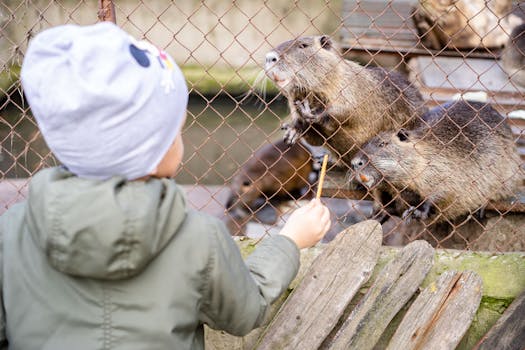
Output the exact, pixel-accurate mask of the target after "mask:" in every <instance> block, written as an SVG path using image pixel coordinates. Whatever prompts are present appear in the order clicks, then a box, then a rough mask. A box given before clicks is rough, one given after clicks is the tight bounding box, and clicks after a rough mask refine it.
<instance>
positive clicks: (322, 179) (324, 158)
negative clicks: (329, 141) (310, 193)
mask: <svg viewBox="0 0 525 350" xmlns="http://www.w3.org/2000/svg"><path fill="white" fill-rule="evenodd" d="M327 162H328V154H325V155H324V157H323V165H322V166H321V175H320V176H319V185H317V195H316V196H315V198H317V199H319V198H321V192H322V191H323V182H324V174H325V173H326V163H327Z"/></svg>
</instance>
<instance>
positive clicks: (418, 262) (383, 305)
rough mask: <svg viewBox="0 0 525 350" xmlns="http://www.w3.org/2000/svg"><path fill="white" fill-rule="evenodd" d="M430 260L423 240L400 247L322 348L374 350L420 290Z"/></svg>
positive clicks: (426, 244) (432, 254) (426, 245)
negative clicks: (399, 312)
mask: <svg viewBox="0 0 525 350" xmlns="http://www.w3.org/2000/svg"><path fill="white" fill-rule="evenodd" d="M433 261H434V249H433V248H432V247H431V246H430V244H428V243H427V242H425V241H414V242H412V243H410V244H409V245H407V246H406V247H405V248H403V249H402V250H401V252H400V253H399V255H398V256H396V257H395V258H394V259H393V260H392V261H391V262H390V263H389V264H387V265H386V266H385V267H384V269H383V270H382V271H381V272H380V274H379V276H378V277H377V280H376V282H375V283H374V284H373V285H372V286H371V287H370V289H369V290H368V292H367V293H366V295H365V296H364V297H363V299H362V300H361V302H360V303H359V304H358V305H357V306H356V308H355V309H354V310H353V311H352V313H351V314H350V316H349V317H348V318H347V319H346V321H345V322H344V323H343V325H342V326H341V328H340V329H339V331H338V332H337V333H336V335H335V337H334V339H333V340H329V341H327V342H325V343H324V344H323V347H322V349H333V350H336V349H359V350H367V349H373V348H374V345H375V344H376V342H377V341H378V340H379V338H380V337H381V334H383V331H384V330H385V329H386V327H387V326H388V324H389V323H390V321H391V320H392V319H393V318H394V316H395V315H396V314H397V312H398V311H399V310H400V309H401V308H402V307H403V305H405V303H406V302H407V301H408V300H409V299H410V297H412V295H413V294H414V293H415V292H416V290H417V289H418V288H419V286H420V284H421V282H422V281H423V280H424V278H425V276H426V275H427V273H428V272H429V271H430V268H431V267H432V265H433Z"/></svg>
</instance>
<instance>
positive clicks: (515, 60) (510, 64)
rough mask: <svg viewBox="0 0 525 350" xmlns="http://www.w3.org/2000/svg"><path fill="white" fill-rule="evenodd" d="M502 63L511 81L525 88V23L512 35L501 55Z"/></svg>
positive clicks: (514, 30) (513, 31) (515, 29)
mask: <svg viewBox="0 0 525 350" xmlns="http://www.w3.org/2000/svg"><path fill="white" fill-rule="evenodd" d="M501 63H502V66H503V69H504V70H505V72H506V73H507V74H508V75H509V77H510V79H511V80H512V81H513V82H515V83H516V84H519V85H521V86H523V87H525V23H524V24H522V25H519V26H517V27H516V28H514V29H513V30H512V32H511V33H510V37H509V41H508V42H507V45H506V46H505V49H504V50H503V52H502V54H501Z"/></svg>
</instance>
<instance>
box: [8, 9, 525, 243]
mask: <svg viewBox="0 0 525 350" xmlns="http://www.w3.org/2000/svg"><path fill="white" fill-rule="evenodd" d="M111 3H112V4H113V5H114V13H112V14H110V13H107V12H104V11H101V8H103V7H104V6H107V5H108V4H111ZM111 15H114V17H115V18H116V23H117V25H119V26H120V27H122V28H123V29H124V30H126V31H128V32H129V33H130V34H131V35H133V36H135V37H136V38H139V39H145V40H148V41H150V42H153V43H154V44H155V45H157V46H159V47H161V48H163V49H164V50H166V51H167V52H169V53H170V54H171V55H172V56H173V57H174V59H175V61H176V62H177V63H178V64H179V66H180V67H181V68H182V70H183V73H184V74H185V76H186V79H187V83H188V88H189V90H190V94H191V95H190V103H189V106H188V118H187V122H186V125H185V127H184V128H183V139H184V142H185V146H186V154H185V157H184V160H183V166H182V169H181V171H180V173H179V174H178V175H177V181H178V182H179V183H180V184H181V185H183V186H184V187H185V188H186V192H187V195H188V202H189V204H190V206H192V207H194V208H196V209H198V210H203V211H206V212H208V213H210V214H212V215H216V216H219V217H221V219H223V220H224V221H225V222H226V223H227V225H228V227H229V228H230V229H231V231H232V234H247V235H249V236H253V237H261V236H264V235H267V234H272V233H274V232H276V231H277V230H278V229H279V227H280V226H281V225H282V223H283V222H284V221H285V220H286V216H287V214H289V212H290V210H291V209H292V208H294V207H295V206H297V205H301V203H304V202H305V201H306V200H308V199H309V198H311V197H312V195H313V193H314V190H315V188H316V185H317V175H318V172H319V158H320V157H321V156H322V155H323V154H325V153H326V152H328V151H329V152H330V153H331V155H332V157H331V160H332V162H331V164H330V166H329V168H330V171H329V176H328V177H329V178H330V177H331V180H328V182H327V186H328V188H327V189H326V190H325V192H324V196H325V198H324V201H325V202H326V203H327V204H328V205H329V207H330V208H331V211H332V216H333V225H332V229H331V232H330V233H329V235H328V238H327V239H330V238H332V237H333V236H334V235H335V234H336V233H337V232H339V231H340V230H342V229H343V228H344V227H346V226H348V225H351V224H353V223H355V222H358V221H361V220H364V219H366V218H371V217H372V218H376V219H380V220H381V221H382V222H383V229H384V233H385V243H387V244H406V243H408V242H410V241H412V240H414V239H420V238H424V239H427V240H428V241H429V242H430V243H431V244H433V245H434V246H437V247H446V248H451V247H452V248H459V249H473V250H492V251H514V250H518V251H524V250H525V237H524V235H523V232H524V229H525V214H524V212H525V211H524V202H525V201H524V198H523V174H522V168H523V164H522V163H523V156H524V155H525V152H524V149H525V146H524V145H525V141H524V140H525V138H524V131H523V130H524V129H525V118H524V117H523V113H524V112H520V110H523V109H525V101H524V96H525V95H524V93H525V87H524V86H525V78H524V77H522V75H524V74H525V73H524V72H525V71H524V69H525V67H524V62H525V51H524V50H525V28H524V27H519V26H520V24H521V23H522V22H523V20H524V18H525V6H524V5H522V4H521V3H520V2H512V1H510V0H494V1H488V2H487V1H477V0H474V1H471V0H469V1H467V0H458V1H450V2H444V1H433V0H427V1H422V0H421V1H417V0H390V1H379V0H339V1H324V2H319V1H314V0H304V1H294V2H282V1H277V0H275V1H273V0H272V1H262V0H261V1H249V0H242V1H232V2H229V1H219V0H215V1H204V2H199V1H167V0H166V1H155V2H147V1H131V0H115V1H113V2H111V1H99V2H98V3H97V2H94V1H81V0H62V1H52V0H47V1H45V0H33V1H30V0H26V1H10V0H5V1H2V3H1V4H0V65H1V73H0V74H1V75H0V101H1V102H0V111H1V112H0V113H1V114H0V213H1V212H3V211H5V210H6V209H8V208H9V207H10V206H12V205H13V204H14V203H16V202H18V201H21V200H23V199H24V198H25V197H26V195H27V186H28V183H29V182H30V179H31V177H32V176H33V175H34V174H35V173H36V172H37V171H38V170H40V169H42V168H44V167H49V166H55V165H58V162H57V160H56V159H55V158H54V156H53V155H52V153H51V152H50V151H49V149H48V148H47V146H46V144H45V142H44V140H43V138H42V135H41V134H40V132H39V130H38V127H37V125H36V122H35V120H34V119H33V117H32V115H31V111H30V109H29V106H28V104H27V101H26V100H25V98H24V95H23V92H22V87H21V84H20V81H19V76H20V66H21V63H22V61H23V58H24V53H25V51H26V48H27V45H28V42H29V40H30V39H31V38H32V37H33V36H34V35H36V34H37V33H39V32H41V31H42V30H44V29H46V28H50V27H52V26H56V25H60V24H80V25H86V24H93V23H95V22H97V21H98V19H99V18H101V17H106V18H107V17H108V16H111ZM513 30H514V31H513ZM311 35H315V36H317V37H316V38H315V39H311V38H310V39H297V38H301V37H303V38H304V37H307V36H311ZM296 39H297V40H296ZM288 40H292V41H291V42H289V43H288V44H283V45H280V44H281V43H283V42H286V41H288ZM279 45H280V46H279ZM305 52H309V53H308V54H305ZM335 52H337V54H335ZM339 54H340V55H341V56H344V57H345V58H346V59H347V61H341V60H339V61H338V60H337V59H336V57H339ZM301 55H302V56H301ZM334 59H335V60H336V61H331V60H334ZM341 62H356V64H357V63H358V64H360V66H357V65H356V64H344V63H341ZM349 67H350V68H349ZM372 67H383V68H384V70H380V69H378V68H372ZM265 71H266V72H265ZM391 71H397V72H400V73H401V74H402V75H403V77H402V78H398V77H397V76H393V75H392V74H390V73H388V72H391ZM405 79H406V82H407V84H406V85H405V83H404V82H405ZM272 80H273V82H271V81H272ZM49 89H50V91H52V89H53V84H52V82H49ZM412 89H417V90H418V91H419V93H420V94H421V96H422V98H423V101H424V105H422V106H418V101H417V99H416V100H414V98H415V97H414V95H413V94H412V92H411V91H412ZM378 92H379V93H378ZM385 96H387V97H388V96H390V97H389V98H386V97H385ZM458 96H459V100H462V99H465V100H467V99H468V100H481V101H485V102H488V103H490V105H491V106H492V107H493V108H494V109H495V110H497V111H498V113H500V114H501V115H502V116H504V117H505V118H506V120H505V121H504V122H497V118H498V117H497V116H496V117H494V114H491V113H490V112H487V110H486V109H484V110H482V111H479V108H478V107H477V106H478V105H476V104H475V103H474V104H472V103H469V104H468V105H469V106H472V107H469V108H470V109H469V108H467V109H468V110H467V111H465V110H463V111H461V113H456V112H451V111H450V108H451V107H450V106H451V104H450V101H452V100H454V99H456V100H457V99H458ZM444 103H449V105H446V106H447V107H445V108H446V110H441V111H440V110H433V111H434V112H433V113H427V114H422V111H423V109H424V108H433V107H435V106H437V105H443V104H444ZM404 108H405V109H408V110H409V112H410V113H409V114H410V115H409V118H408V119H402V118H401V119H399V117H398V115H399V113H401V114H402V112H403V111H402V110H403V109H404ZM472 109H474V110H475V112H474V114H473V115H474V117H472V118H470V119H468V118H467V119H468V120H467V121H465V120H464V119H465V115H466V116H467V117H468V116H469V115H470V114H469V113H471V114H472ZM469 111H470V112H469ZM405 112H406V111H405ZM356 115H357V117H356ZM458 115H459V117H458ZM488 115H491V116H493V117H494V118H496V122H495V121H494V119H490V118H489V117H487V116H488ZM360 116H361V117H360ZM362 116H364V117H362ZM485 117H487V118H489V119H490V120H489V119H486V118H485ZM356 118H357V119H356ZM359 118H361V119H359ZM367 118H368V119H367ZM396 118H397V119H396ZM440 118H441V119H440ZM458 118H459V119H458ZM461 118H463V119H461ZM356 120H357V121H356ZM378 120H381V121H382V122H381V123H380V124H381V125H380V126H377V125H375V124H377V121H378ZM283 124H286V125H287V129H286V128H285V129H286V130H282V125H283ZM355 124H359V125H357V126H356V125H355ZM363 124H364V125H363ZM443 124H446V125H445V126H443ZM506 125H508V126H510V128H511V131H512V136H508V135H507V136H508V137H507V136H505V135H506V134H505V132H506V131H505V130H506V129H505V128H506ZM356 128H357V129H356ZM401 128H404V131H403V132H401V131H400V130H401ZM443 129H446V130H448V131H447V132H446V133H445V134H443V133H442V131H443ZM384 130H387V132H388V130H390V131H389V133H388V134H381V135H382V136H381V138H380V139H377V138H376V139H374V140H375V141H374V140H372V141H370V140H371V139H372V138H373V137H375V136H376V135H377V134H378V133H379V132H380V131H384ZM394 130H395V131H394ZM440 130H441V131H440ZM451 130H452V131H451ZM405 131H406V133H405ZM502 135H503V136H502ZM283 137H286V138H287V140H288V141H290V140H292V139H293V141H296V139H300V140H299V141H297V142H296V143H295V144H294V145H292V146H289V145H288V144H287V143H286V142H284V141H283ZM509 140H510V142H507V141H509ZM305 141H306V143H305ZM367 142H368V144H367ZM374 142H375V143H374ZM403 142H405V143H406V142H410V147H409V148H405V149H404V151H403V150H401V151H402V152H407V153H402V154H401V155H400V153H399V152H400V149H399V148H393V147H392V146H391V147H390V148H388V147H386V148H387V152H386V153H385V152H383V153H382V149H383V148H385V147H384V145H385V144H387V146H388V144H392V143H397V146H400V147H403ZM498 142H499V143H498ZM500 143H501V144H500ZM429 145H431V146H429ZM432 145H433V146H432ZM437 145H439V146H437ZM467 150H468V152H466V151H467ZM425 152H426V153H425ZM465 152H466V153H465ZM516 155H517V156H516ZM519 156H521V157H522V158H521V160H516V159H518V158H519ZM356 157H357V158H356ZM359 157H360V158H359ZM380 157H384V158H385V159H386V160H387V161H388V162H387V163H388V164H390V166H392V164H395V165H396V169H393V168H391V167H390V168H389V167H387V168H385V167H381V166H380V165H378V163H377V162H376V163H375V160H376V159H377V158H380ZM416 158H417V159H418V161H417V162H416V163H417V164H414V162H415V161H414V159H416ZM407 160H409V161H407ZM360 162H361V163H360ZM513 162H518V163H519V164H518V165H517V166H514V165H515V164H514V163H513ZM509 164H511V165H509ZM513 166H514V167H513ZM510 168H512V170H509V169H510ZM502 169H503V170H502ZM394 170H395V171H394ZM367 171H368V172H367ZM374 176H375V177H374ZM370 179H372V180H374V181H371V180H370ZM369 180H370V181H371V182H370V181H369ZM512 181H515V182H518V183H519V184H518V186H515V185H514V184H513V183H512ZM370 184H372V185H370ZM509 193H510V194H512V195H513V196H514V198H513V199H510V198H507V197H509V196H508V194H509ZM501 194H503V195H501ZM479 197H481V199H480V198H479ZM500 197H501V198H500ZM504 197H505V198H504ZM465 198H466V199H465ZM476 198H477V199H476ZM472 203H473V204H472Z"/></svg>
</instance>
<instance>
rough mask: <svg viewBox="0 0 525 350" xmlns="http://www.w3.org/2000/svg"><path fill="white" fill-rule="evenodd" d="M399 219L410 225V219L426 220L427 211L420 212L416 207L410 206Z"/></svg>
mask: <svg viewBox="0 0 525 350" xmlns="http://www.w3.org/2000/svg"><path fill="white" fill-rule="evenodd" d="M401 218H402V219H403V220H405V221H406V222H407V223H410V222H411V221H412V219H416V220H421V221H423V220H426V219H428V211H425V210H420V209H418V208H416V207H413V206H411V207H409V208H408V209H407V210H405V211H404V212H403V215H402V216H401Z"/></svg>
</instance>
